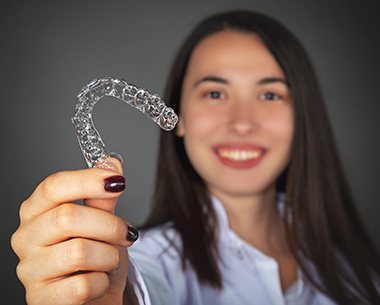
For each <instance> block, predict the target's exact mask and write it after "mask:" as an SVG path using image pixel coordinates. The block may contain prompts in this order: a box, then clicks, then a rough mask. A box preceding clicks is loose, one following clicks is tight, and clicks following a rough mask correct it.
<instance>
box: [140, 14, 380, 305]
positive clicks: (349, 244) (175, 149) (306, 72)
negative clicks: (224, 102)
mask: <svg viewBox="0 0 380 305" xmlns="http://www.w3.org/2000/svg"><path fill="white" fill-rule="evenodd" d="M226 29H230V30H235V31H239V32H248V33H255V34H257V35H258V36H259V37H260V38H261V40H262V41H263V43H264V44H265V45H266V47H267V48H268V50H269V51H270V52H271V53H272V55H273V56H274V58H275V59H276V60H277V62H278V63H279V65H280V66H281V68H282V70H283V72H284V73H285V75H286V79H287V81H288V83H289V86H290V91H291V94H292V97H293V103H294V116H295V122H294V123H295V135H294V140H293V145H292V154H291V158H290V162H289V165H288V167H287V169H286V170H285V171H284V173H283V174H282V175H281V176H280V177H279V179H278V182H277V186H278V189H280V190H281V191H284V192H285V193H286V203H285V211H286V214H287V216H290V217H291V218H290V219H292V222H291V223H288V226H287V237H288V244H289V247H290V248H291V251H292V252H293V255H294V256H295V257H296V259H297V261H298V263H299V265H300V267H301V269H302V271H303V273H304V274H305V275H306V277H307V279H308V280H309V281H310V283H311V284H312V285H314V286H315V287H316V288H317V289H319V290H320V291H322V292H323V293H326V294H327V295H329V296H330V297H331V298H332V299H333V300H335V301H336V302H337V303H339V304H344V305H347V304H363V303H364V304H368V303H369V304H380V297H379V292H378V291H377V290H376V287H375V284H374V282H376V283H377V285H378V281H379V275H380V271H379V264H378V263H379V257H378V253H377V251H376V249H375V247H374V245H373V244H372V242H371V240H370V238H369V236H368V234H367V233H366V230H365V228H364V226H363V224H362V223H361V220H360V219H359V216H358V212H357V210H356V208H355V203H354V199H353V196H352V194H351V191H350V188H349V186H348V183H347V179H346V178H345V175H344V172H343V169H342V166H341V162H340V160H339V157H338V153H337V149H336V144H335V142H334V139H333V135H332V134H333V133H332V130H331V127H330V123H329V121H328V115H327V113H326V110H325V106H324V102H323V99H322V95H321V92H320V89H319V85H318V81H317V78H316V76H315V72H314V70H313V67H312V65H311V63H310V60H309V58H308V56H307V54H306V52H305V50H304V48H303V47H302V45H301V44H300V43H299V41H298V40H297V39H296V38H295V37H294V35H293V34H292V33H291V32H289V30H287V29H286V28H285V27H284V26H283V25H281V24H280V23H279V22H277V21H276V20H273V19H272V18H270V17H268V16H265V15H262V14H259V13H255V12H247V11H233V12H227V13H219V14H216V15H213V16H211V17H209V18H207V19H205V20H204V21H202V22H201V23H199V24H198V26H196V28H195V29H194V30H193V31H192V32H191V33H190V35H189V36H188V37H187V39H186V40H185V41H184V43H183V44H182V46H181V48H180V49H179V52H178V53H177V56H176V58H175V61H174V63H173V66H172V69H171V71H170V74H169V78H168V81H167V85H166V88H165V95H164V99H165V101H166V103H167V104H168V105H170V106H171V107H172V108H173V109H174V110H175V111H176V112H177V113H179V111H180V101H181V88H182V82H183V79H184V76H185V73H186V69H187V66H188V62H189V59H190V56H191V54H192V52H193V50H194V48H195V47H196V46H197V45H198V44H199V42H200V41H201V40H202V39H204V38H205V37H207V36H209V35H211V34H213V33H216V32H219V31H223V30H226ZM157 175H158V176H157V179H156V185H155V192H154V197H153V198H154V200H153V207H152V210H151V213H150V215H149V217H148V219H147V221H146V222H145V224H144V225H143V228H150V227H154V226H157V225H160V224H163V223H166V222H170V223H172V226H173V227H174V229H175V230H176V231H177V232H178V234H179V235H180V237H181V240H182V249H181V250H180V251H182V252H181V254H182V262H183V266H184V268H186V266H187V265H188V264H190V265H191V266H192V267H193V268H194V270H195V272H196V274H197V276H198V278H199V280H200V281H202V282H204V283H208V284H210V285H211V286H213V287H216V288H221V287H222V280H221V276H220V270H219V267H218V263H217V262H218V250H217V242H216V238H217V234H218V232H216V228H217V226H216V223H217V219H216V216H215V213H214V211H213V208H212V204H211V199H210V195H209V193H208V192H207V188H206V186H205V183H204V181H203V180H202V178H201V177H199V175H198V174H197V172H196V171H195V170H194V168H193V167H192V165H191V163H190V161H189V160H188V158H187V155H186V152H185V149H184V145H183V140H182V138H180V137H177V136H176V135H175V133H174V132H171V133H167V132H162V133H161V136H160V146H159V156H158V165H157ZM310 263H311V264H310ZM311 268H314V269H315V270H314V272H313V271H312V270H311ZM315 271H316V272H317V274H318V278H319V279H320V281H319V280H316V279H315V277H313V274H314V273H315Z"/></svg>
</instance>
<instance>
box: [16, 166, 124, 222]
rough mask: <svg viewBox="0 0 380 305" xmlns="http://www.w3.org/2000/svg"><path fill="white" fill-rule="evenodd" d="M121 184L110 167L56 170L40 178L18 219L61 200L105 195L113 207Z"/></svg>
mask: <svg viewBox="0 0 380 305" xmlns="http://www.w3.org/2000/svg"><path fill="white" fill-rule="evenodd" d="M115 160H116V159H115ZM124 188H125V180H123V178H122V177H121V176H120V174H119V172H115V171H113V170H110V169H103V168H92V169H84V170H77V171H65V172H58V173H55V174H53V175H50V176H49V177H47V178H46V179H45V180H44V181H42V182H41V183H40V184H39V186H38V187H37V188H36V190H35V191H34V192H33V194H32V195H31V196H30V197H29V199H28V200H26V201H25V202H24V203H23V204H22V206H21V209H20V219H21V221H27V220H29V219H31V218H33V217H35V216H37V215H40V214H42V213H44V212H46V211H48V210H50V209H53V208H55V207H57V206H58V205H60V204H62V203H65V202H72V201H75V200H81V199H86V198H94V199H104V201H103V202H104V203H105V205H107V209H111V208H112V209H113V208H114V207H112V205H115V203H116V199H117V197H119V196H120V195H121V192H122V191H123V190H124Z"/></svg>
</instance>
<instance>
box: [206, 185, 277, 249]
mask: <svg viewBox="0 0 380 305" xmlns="http://www.w3.org/2000/svg"><path fill="white" fill-rule="evenodd" d="M211 193H212V194H213V195H214V196H216V197H217V198H218V199H219V200H220V201H221V202H222V204H223V205H224V208H225V210H226V213H227V217H228V222H229V226H230V228H231V229H232V230H233V231H234V232H235V233H236V234H237V235H238V236H239V237H240V238H242V239H243V240H245V241H246V242H248V243H250V244H251V245H253V246H254V247H256V248H258V249H260V250H261V251H263V252H264V253H265V254H271V253H272V252H277V251H281V249H283V246H284V245H283V244H282V243H280V242H279V241H280V240H283V238H282V237H280V236H279V232H281V231H282V230H281V229H282V221H281V217H280V216H279V215H278V210H277V203H276V197H277V194H276V189H275V187H272V188H270V189H268V190H266V191H264V192H262V193H260V194H257V195H250V196H237V195H234V194H225V193H220V192H218V191H215V190H214V191H212V190H211Z"/></svg>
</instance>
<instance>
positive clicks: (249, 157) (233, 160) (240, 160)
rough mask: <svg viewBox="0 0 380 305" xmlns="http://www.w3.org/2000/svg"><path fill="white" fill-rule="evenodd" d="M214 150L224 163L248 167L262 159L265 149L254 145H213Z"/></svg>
mask: <svg viewBox="0 0 380 305" xmlns="http://www.w3.org/2000/svg"><path fill="white" fill-rule="evenodd" d="M214 151H215V153H216V155H217V156H218V159H219V160H220V161H221V162H222V163H223V164H224V165H227V166H229V167H232V168H236V169H248V168H251V167H254V166H256V165H257V164H258V163H259V162H260V161H261V160H262V158H263V156H264V154H265V151H266V150H265V149H264V148H263V147H259V146H254V145H223V146H218V147H215V150H214Z"/></svg>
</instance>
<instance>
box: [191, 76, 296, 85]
mask: <svg viewBox="0 0 380 305" xmlns="http://www.w3.org/2000/svg"><path fill="white" fill-rule="evenodd" d="M203 82H215V83H219V84H225V85H228V84H229V82H228V80H226V79H224V78H221V77H218V76H212V75H211V76H205V77H203V78H201V79H199V80H198V81H196V82H195V84H194V87H197V86H198V85H200V84H201V83H203ZM271 83H282V84H284V85H285V86H287V87H289V83H288V82H287V81H286V80H285V79H283V78H281V77H264V78H262V79H260V80H259V81H258V85H266V84H271Z"/></svg>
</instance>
